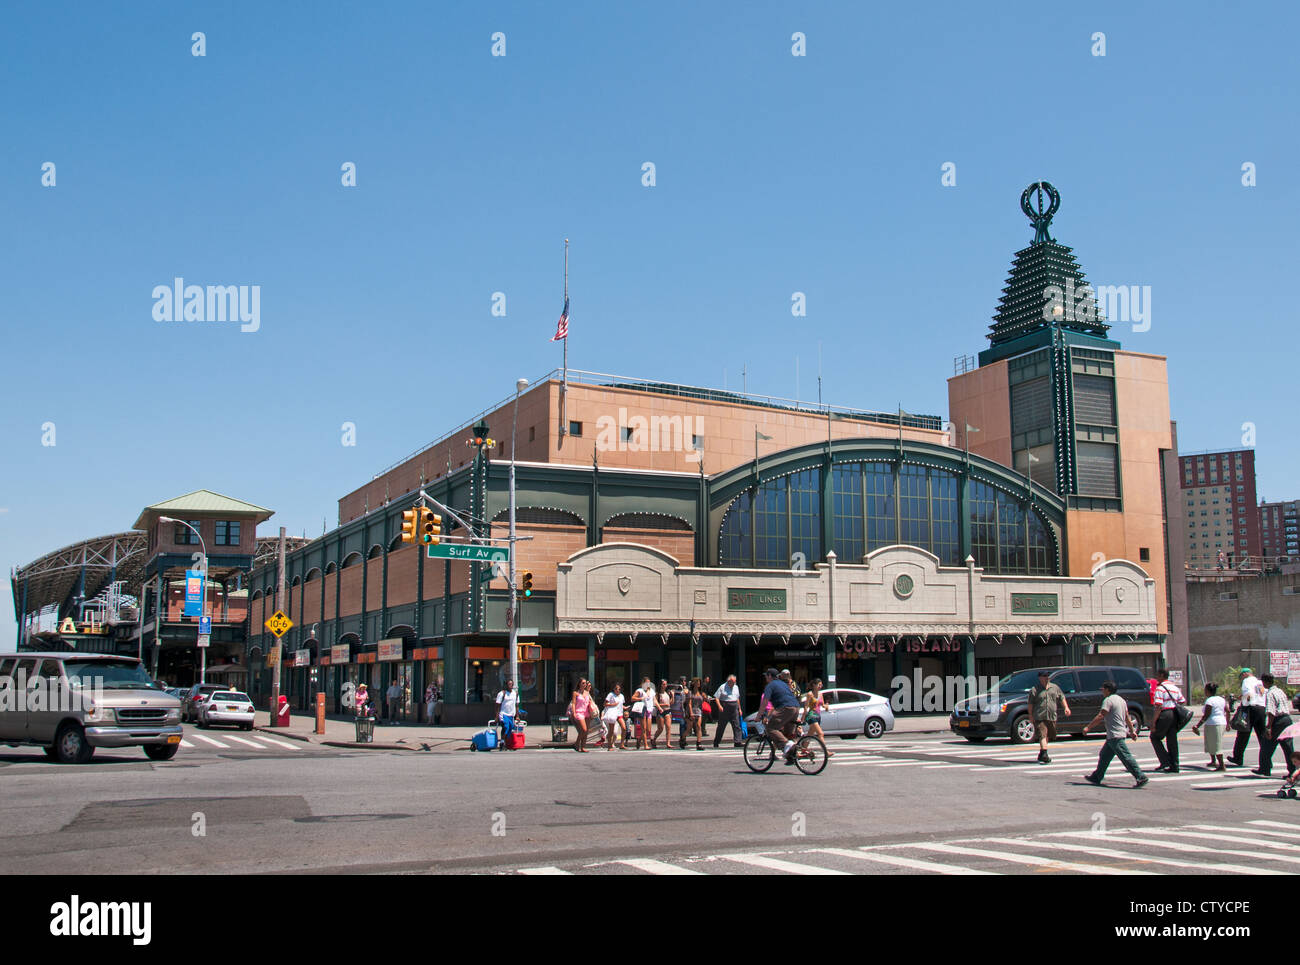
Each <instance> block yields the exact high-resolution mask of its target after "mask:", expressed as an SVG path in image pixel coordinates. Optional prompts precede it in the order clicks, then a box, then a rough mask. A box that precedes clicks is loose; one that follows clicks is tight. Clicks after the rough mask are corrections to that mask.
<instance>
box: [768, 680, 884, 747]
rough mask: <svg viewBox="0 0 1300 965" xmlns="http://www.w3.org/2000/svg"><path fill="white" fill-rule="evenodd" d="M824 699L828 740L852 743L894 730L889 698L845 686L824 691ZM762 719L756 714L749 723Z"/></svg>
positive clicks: (823, 722) (824, 724)
mask: <svg viewBox="0 0 1300 965" xmlns="http://www.w3.org/2000/svg"><path fill="white" fill-rule="evenodd" d="M822 699H823V700H824V701H825V702H826V709H825V710H823V711H822V719H821V726H822V733H823V734H825V735H826V736H827V737H843V738H846V739H849V740H852V739H853V738H854V737H860V736H862V735H864V734H865V735H866V736H867V737H870V738H872V739H873V740H874V739H875V738H878V737H883V736H884V735H885V734H886V732H888V731H891V730H893V729H894V711H893V708H891V707H890V706H889V698H888V697H881V696H880V695H879V694H871V693H867V692H866V691H865V690H848V689H845V688H842V687H841V688H836V689H835V690H823V691H822ZM758 716H759V715H758V714H757V713H753V714H750V715H749V716H748V717H746V718H745V720H746V721H748V722H750V723H753V722H754V721H756V720H758Z"/></svg>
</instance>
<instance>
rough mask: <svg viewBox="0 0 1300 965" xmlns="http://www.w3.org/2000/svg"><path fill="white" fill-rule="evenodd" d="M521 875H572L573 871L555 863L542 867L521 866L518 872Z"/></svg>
mask: <svg viewBox="0 0 1300 965" xmlns="http://www.w3.org/2000/svg"><path fill="white" fill-rule="evenodd" d="M517 873H518V874H521V875H571V874H573V872H572V871H565V870H564V869H563V868H556V867H555V866H553V865H546V866H545V867H541V868H520V869H519V871H518V872H517Z"/></svg>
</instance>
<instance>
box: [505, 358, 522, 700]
mask: <svg viewBox="0 0 1300 965" xmlns="http://www.w3.org/2000/svg"><path fill="white" fill-rule="evenodd" d="M527 387H528V380H527V379H518V380H517V381H516V382H515V413H514V417H513V418H512V419H511V422H510V679H511V680H513V681H514V682H515V695H516V696H515V700H516V701H517V702H519V705H520V706H522V703H523V698H522V697H520V696H519V610H518V607H517V604H518V597H517V593H518V588H517V586H516V583H515V573H516V570H517V569H518V568H517V566H516V564H515V438H516V436H517V434H518V429H519V393H520V392H522V391H523V390H524V389H526V388H527ZM502 689H504V687H503V688H502ZM517 712H518V710H516V713H517Z"/></svg>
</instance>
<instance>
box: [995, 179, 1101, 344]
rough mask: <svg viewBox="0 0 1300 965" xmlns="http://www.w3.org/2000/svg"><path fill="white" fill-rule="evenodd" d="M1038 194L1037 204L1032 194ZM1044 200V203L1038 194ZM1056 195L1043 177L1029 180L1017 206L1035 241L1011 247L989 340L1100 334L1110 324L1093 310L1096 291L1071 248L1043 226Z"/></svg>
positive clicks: (1000, 341) (1056, 203)
mask: <svg viewBox="0 0 1300 965" xmlns="http://www.w3.org/2000/svg"><path fill="white" fill-rule="evenodd" d="M1035 193H1036V194H1037V198H1038V204H1037V208H1036V209H1035V207H1033V206H1032V204H1031V198H1032V195H1034V194H1035ZM1044 194H1046V195H1047V197H1048V199H1049V204H1048V205H1047V206H1046V207H1044V205H1043V195H1044ZM1060 203H1061V196H1060V194H1058V193H1057V191H1056V189H1055V188H1054V187H1052V186H1051V185H1050V184H1049V183H1047V182H1046V181H1039V182H1036V183H1034V184H1031V185H1030V186H1029V187H1028V188H1026V189H1025V192H1024V194H1022V195H1021V197H1020V207H1021V209H1022V210H1023V211H1024V212H1025V214H1026V215H1028V216H1029V220H1030V221H1031V222H1032V223H1033V225H1034V229H1035V230H1034V241H1033V242H1032V243H1031V244H1030V245H1029V247H1028V248H1023V249H1021V250H1020V251H1017V252H1016V257H1015V260H1014V261H1013V262H1012V264H1011V274H1010V276H1009V277H1008V278H1007V283H1006V285H1005V286H1004V287H1003V289H1002V297H1001V298H999V299H998V310H997V314H996V315H994V316H993V324H992V325H990V326H989V329H990V330H989V342H990V343H991V345H994V346H997V345H1002V344H1004V343H1006V342H1010V341H1013V340H1016V339H1020V338H1023V337H1024V336H1026V335H1030V334H1032V333H1034V332H1038V331H1043V330H1047V329H1053V330H1054V329H1058V328H1059V329H1061V330H1063V331H1066V332H1077V333H1079V334H1081V335H1088V336H1092V337H1095V338H1099V339H1105V338H1106V333H1107V332H1108V331H1109V330H1110V326H1109V325H1107V324H1106V320H1105V318H1103V317H1102V315H1101V313H1100V312H1099V311H1098V310H1097V302H1096V297H1095V295H1094V293H1093V291H1092V286H1091V285H1089V284H1088V281H1087V279H1086V278H1085V276H1084V273H1083V270H1082V269H1081V268H1080V267H1079V263H1078V261H1077V260H1076V259H1075V257H1074V252H1073V249H1071V248H1068V247H1066V246H1065V245H1062V244H1058V243H1057V242H1056V241H1055V240H1054V239H1053V238H1052V236H1051V235H1050V234H1048V232H1047V227H1048V225H1049V224H1051V221H1052V215H1053V214H1055V213H1056V209H1057V208H1058V207H1059V206H1060Z"/></svg>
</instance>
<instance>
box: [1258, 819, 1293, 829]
mask: <svg viewBox="0 0 1300 965" xmlns="http://www.w3.org/2000/svg"><path fill="white" fill-rule="evenodd" d="M1248 823H1250V824H1258V825H1260V826H1261V827H1266V828H1289V829H1291V830H1293V831H1300V824H1287V823H1286V822H1285V821H1263V820H1259V821H1250V822H1248Z"/></svg>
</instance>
